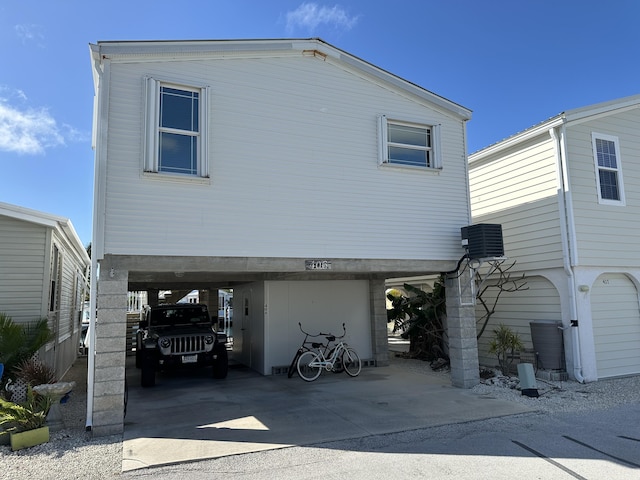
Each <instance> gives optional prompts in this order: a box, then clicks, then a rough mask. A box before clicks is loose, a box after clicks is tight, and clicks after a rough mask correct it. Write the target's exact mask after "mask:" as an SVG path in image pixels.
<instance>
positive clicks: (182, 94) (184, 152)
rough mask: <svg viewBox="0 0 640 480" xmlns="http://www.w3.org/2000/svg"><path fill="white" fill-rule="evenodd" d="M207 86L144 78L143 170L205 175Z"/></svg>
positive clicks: (206, 169)
mask: <svg viewBox="0 0 640 480" xmlns="http://www.w3.org/2000/svg"><path fill="white" fill-rule="evenodd" d="M205 99H206V89H203V88H193V87H186V86H178V85H173V84H166V83H163V82H159V81H157V80H155V79H152V78H148V79H147V125H148V128H147V143H146V147H147V149H146V155H145V170H146V171H148V172H160V173H169V174H178V175H187V176H199V177H207V176H208V168H207V155H206V135H204V133H203V132H206V128H205V125H206V108H204V105H205Z"/></svg>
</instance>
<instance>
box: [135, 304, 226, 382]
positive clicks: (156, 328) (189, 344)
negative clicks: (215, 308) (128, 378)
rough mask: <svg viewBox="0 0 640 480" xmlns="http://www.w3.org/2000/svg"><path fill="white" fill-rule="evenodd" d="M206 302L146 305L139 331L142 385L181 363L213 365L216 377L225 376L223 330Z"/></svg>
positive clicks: (138, 360) (137, 363)
mask: <svg viewBox="0 0 640 480" xmlns="http://www.w3.org/2000/svg"><path fill="white" fill-rule="evenodd" d="M216 326H217V322H216V323H214V322H212V320H211V317H210V316H209V310H208V309H207V306H206V305H202V304H193V303H175V304H161V305H157V306H153V307H150V306H146V307H145V308H144V309H143V310H142V312H141V314H140V324H139V325H138V331H137V333H136V367H138V368H140V369H141V370H142V371H141V382H140V383H141V385H142V386H143V387H152V386H154V385H155V383H156V371H158V370H166V369H169V368H172V367H178V366H187V367H190V366H193V367H196V366H208V365H211V366H212V367H213V378H225V377H226V376H227V371H228V368H229V367H228V357H227V348H226V345H225V344H226V341H227V336H226V335H225V334H224V333H221V332H216V328H215V327H216Z"/></svg>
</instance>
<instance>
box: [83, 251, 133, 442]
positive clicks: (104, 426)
mask: <svg viewBox="0 0 640 480" xmlns="http://www.w3.org/2000/svg"><path fill="white" fill-rule="evenodd" d="M128 279H129V272H128V271H126V270H121V269H119V268H116V267H114V268H111V267H110V266H109V263H108V262H106V261H103V262H101V264H100V278H99V279H98V296H97V315H96V318H97V320H96V342H95V343H96V344H95V350H96V353H95V369H94V390H93V418H92V433H93V434H94V435H96V436H103V435H113V434H117V433H122V432H123V431H124V379H125V362H126V336H127V290H128Z"/></svg>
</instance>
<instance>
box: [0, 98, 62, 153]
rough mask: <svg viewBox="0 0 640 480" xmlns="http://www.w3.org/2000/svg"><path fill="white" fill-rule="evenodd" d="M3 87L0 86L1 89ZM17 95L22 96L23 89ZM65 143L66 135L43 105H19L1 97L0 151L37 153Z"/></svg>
mask: <svg viewBox="0 0 640 480" xmlns="http://www.w3.org/2000/svg"><path fill="white" fill-rule="evenodd" d="M4 91H6V89H2V88H0V93H4ZM16 95H18V96H21V97H22V98H26V97H24V93H23V92H16ZM64 144H65V137H64V135H63V133H62V131H61V129H60V128H59V127H58V125H57V124H56V121H55V119H54V118H53V117H52V116H51V115H50V114H49V111H48V110H47V109H46V108H22V109H21V108H19V107H16V106H14V105H11V104H10V103H9V100H8V99H7V98H2V97H0V151H5V152H12V153H19V154H28V155H37V154H43V153H44V152H45V150H46V149H47V148H50V147H56V146H59V145H64Z"/></svg>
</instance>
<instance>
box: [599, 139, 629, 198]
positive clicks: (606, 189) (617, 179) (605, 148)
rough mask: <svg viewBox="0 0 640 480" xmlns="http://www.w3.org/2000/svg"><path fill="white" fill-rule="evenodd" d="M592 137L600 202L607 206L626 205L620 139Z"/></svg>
mask: <svg viewBox="0 0 640 480" xmlns="http://www.w3.org/2000/svg"><path fill="white" fill-rule="evenodd" d="M591 137H592V142H593V154H594V160H595V166H596V182H597V185H598V200H599V202H600V203H605V204H615V205H620V204H624V189H623V184H622V169H621V165H620V147H619V145H618V138H617V137H613V136H610V135H602V134H597V133H593V134H592V136H591Z"/></svg>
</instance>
